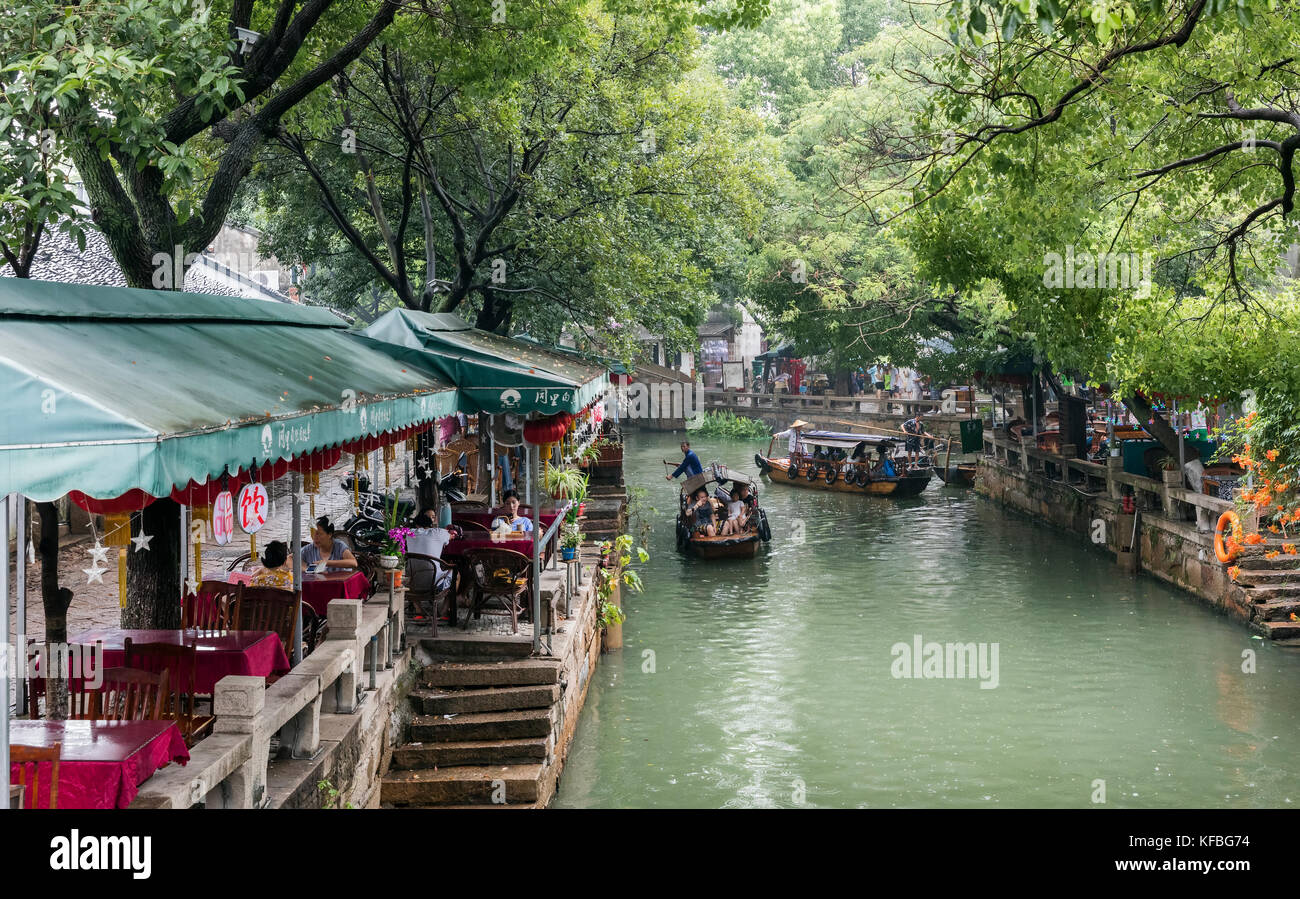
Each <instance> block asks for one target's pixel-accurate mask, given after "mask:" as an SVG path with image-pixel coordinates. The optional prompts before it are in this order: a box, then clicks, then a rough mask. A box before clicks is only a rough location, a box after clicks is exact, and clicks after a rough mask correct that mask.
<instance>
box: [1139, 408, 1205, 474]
mask: <svg viewBox="0 0 1300 899" xmlns="http://www.w3.org/2000/svg"><path fill="white" fill-rule="evenodd" d="M1124 405H1125V406H1127V407H1128V409H1129V411H1130V412H1132V413H1133V414H1134V415H1136V416H1137V420H1138V424H1140V425H1141V426H1142V427H1143V428H1145V429H1146V432H1147V433H1148V434H1150V435H1151V436H1152V437H1154V438H1155V439H1156V440H1158V441H1159V442H1160V445H1161V446H1163V447H1164V448H1165V451H1166V452H1167V453H1169V455H1170V456H1172V457H1173V458H1175V459H1177V458H1178V446H1179V443H1180V442H1181V443H1182V446H1183V461H1184V462H1191V461H1194V460H1196V459H1200V458H1201V453H1200V451H1199V450H1197V449H1196V447H1194V446H1192V444H1191V442H1190V441H1188V440H1187V439H1186V438H1184V437H1181V436H1179V434H1178V432H1177V431H1175V430H1174V429H1173V427H1172V426H1171V425H1170V424H1169V422H1167V421H1165V419H1164V416H1162V415H1161V414H1160V413H1159V412H1157V411H1156V410H1155V409H1153V408H1152V407H1151V401H1150V400H1148V399H1147V398H1146V397H1145V396H1143V395H1142V394H1141V393H1140V392H1138V391H1134V392H1133V394H1132V396H1127V397H1125V398H1124Z"/></svg>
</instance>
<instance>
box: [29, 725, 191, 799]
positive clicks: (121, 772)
mask: <svg viewBox="0 0 1300 899" xmlns="http://www.w3.org/2000/svg"><path fill="white" fill-rule="evenodd" d="M9 742H10V743H11V744H12V745H17V746H43V747H48V746H53V745H54V744H55V743H60V744H62V747H61V749H60V755H59V797H58V807H59V808H78V809H98V808H126V807H127V806H128V805H130V804H131V801H132V800H133V799H135V796H136V794H137V793H139V792H140V785H141V784H143V783H144V782H145V781H146V780H148V779H149V778H150V777H151V776H152V775H153V773H154V772H155V771H157V770H158V769H159V768H162V767H163V766H165V765H167V764H168V763H169V762H180V763H181V764H182V765H183V764H185V763H186V762H188V761H189V759H190V753H189V750H188V749H186V748H185V740H184V738H183V737H181V732H180V729H179V728H178V727H177V726H176V722H175V721H46V720H38V721H11V722H9ZM9 779H10V782H11V783H17V782H18V766H17V765H13V766H11V767H10V772H9ZM29 782H30V778H29ZM40 782H41V786H40V795H39V796H38V797H37V801H36V803H35V807H36V808H44V807H46V806H47V805H48V803H49V792H48V784H49V773H48V766H46V765H42V766H41V771H40ZM29 801H30V797H29Z"/></svg>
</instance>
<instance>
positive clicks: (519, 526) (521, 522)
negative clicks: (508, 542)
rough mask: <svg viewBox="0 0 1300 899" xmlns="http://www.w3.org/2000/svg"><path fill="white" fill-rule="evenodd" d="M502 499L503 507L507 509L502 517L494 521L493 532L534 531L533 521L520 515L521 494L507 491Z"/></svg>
mask: <svg viewBox="0 0 1300 899" xmlns="http://www.w3.org/2000/svg"><path fill="white" fill-rule="evenodd" d="M501 498H502V503H501V505H502V506H503V507H504V508H505V512H504V514H502V515H501V516H500V517H498V518H494V519H492V530H494V531H498V530H508V531H532V529H533V522H532V520H531V519H528V518H524V517H523V516H522V515H520V514H519V494H518V493H516V492H515V491H513V490H507V491H506V492H505V493H504V494H502V497H501Z"/></svg>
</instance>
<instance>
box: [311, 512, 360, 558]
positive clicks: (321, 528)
mask: <svg viewBox="0 0 1300 899" xmlns="http://www.w3.org/2000/svg"><path fill="white" fill-rule="evenodd" d="M334 534H335V528H334V525H332V524H330V520H329V517H328V516H325V515H322V516H321V517H320V518H319V519H317V520H316V527H314V528H312V529H311V544H310V545H309V546H304V547H303V550H302V564H303V565H304V566H305V567H310V566H312V565H316V564H317V563H319V562H321V561H322V560H324V562H325V568H326V569H327V570H328V569H331V568H356V567H357V557H356V556H354V555H352V550H351V549H349V548H348V545H347V544H346V543H344V542H343V541H342V540H340V539H339V538H337V537H335V536H334Z"/></svg>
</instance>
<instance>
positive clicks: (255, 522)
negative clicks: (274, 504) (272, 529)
mask: <svg viewBox="0 0 1300 899" xmlns="http://www.w3.org/2000/svg"><path fill="white" fill-rule="evenodd" d="M270 505H271V501H270V497H269V496H268V495H267V492H266V488H265V487H263V486H262V485H261V484H245V485H244V489H243V490H240V491H239V529H240V530H241V531H243V532H244V533H245V534H254V533H257V532H258V531H260V530H261V529H262V525H264V524H266V513H267V509H268V508H269V507H270Z"/></svg>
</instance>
